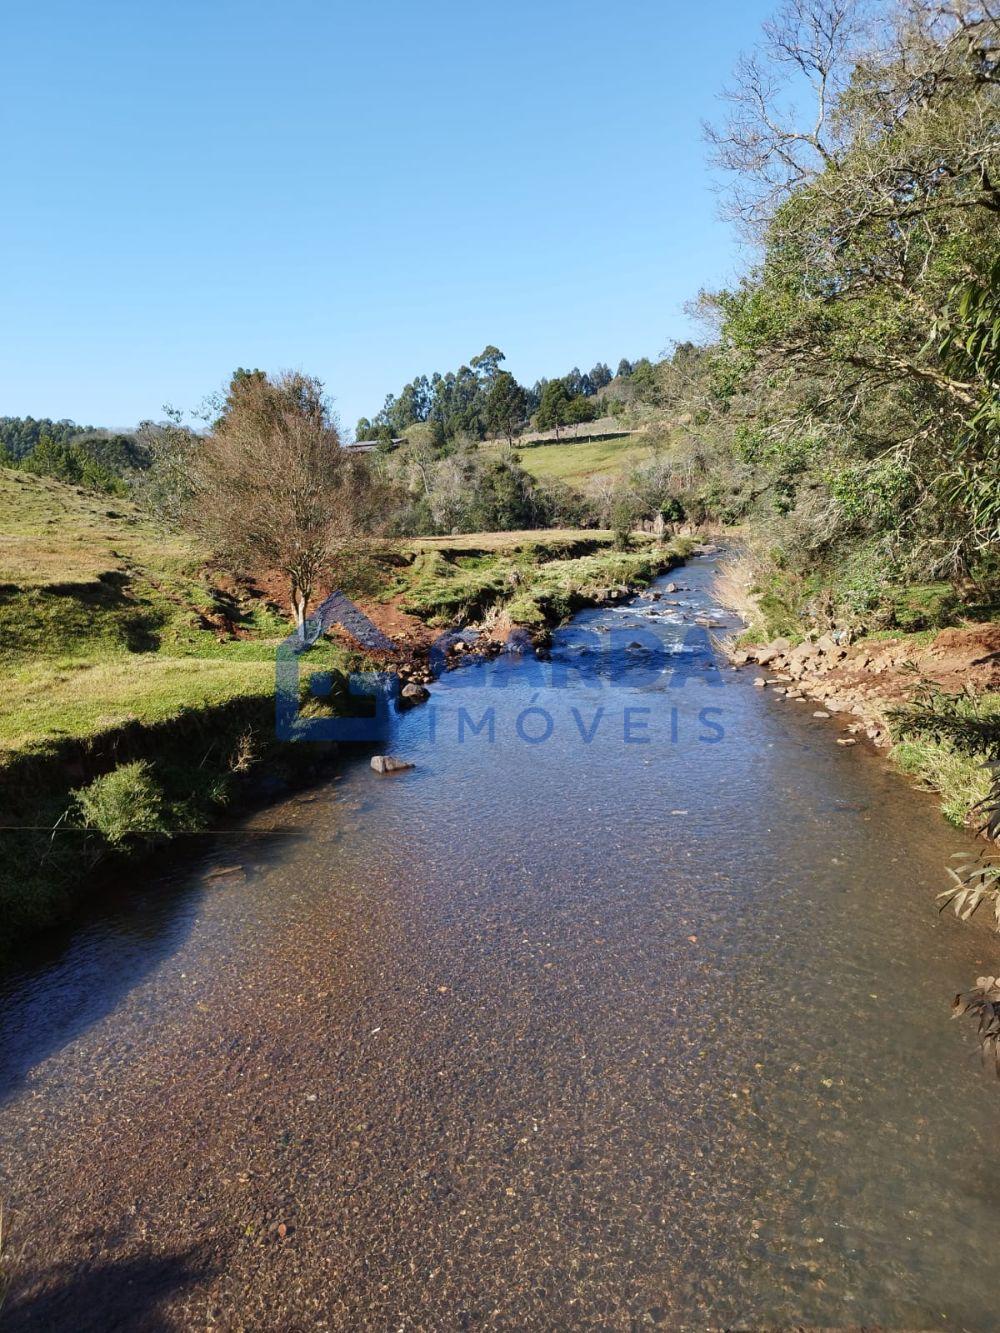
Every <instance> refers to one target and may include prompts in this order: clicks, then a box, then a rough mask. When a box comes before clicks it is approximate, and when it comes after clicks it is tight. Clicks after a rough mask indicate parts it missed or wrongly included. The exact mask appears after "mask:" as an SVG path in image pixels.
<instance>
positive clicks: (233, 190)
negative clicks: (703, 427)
mask: <svg viewBox="0 0 1000 1333" xmlns="http://www.w3.org/2000/svg"><path fill="white" fill-rule="evenodd" d="M770 8H771V6H770V5H769V4H764V3H759V0H750V3H749V4H748V3H736V0H721V2H719V3H715V4H713V5H699V4H695V3H675V2H673V0H669V2H664V0H660V2H659V3H657V2H656V0H636V2H635V3H630V4H629V3H627V4H619V5H612V4H601V5H598V4H594V3H591V2H590V0H536V3H528V2H527V0H507V3H499V4H497V3H494V4H478V3H475V0H461V2H459V0H424V3H412V2H409V0H381V2H380V3H372V2H371V0H355V3H351V4H347V3H341V0H325V2H321V0H284V2H283V3H279V2H278V0H268V2H267V3H264V2H263V0H239V3H235V2H234V0H163V2H162V3H158V4H154V3H145V0H88V2H87V3H83V2H82V0H72V3H67V2H66V0H7V3H6V5H5V6H4V10H3V17H2V20H0V33H2V42H3V51H4V62H3V64H4V72H3V79H2V86H0V101H2V126H0V131H2V132H0V145H2V147H0V152H2V179H3V185H4V190H3V203H2V206H0V265H2V269H0V280H2V292H3V299H2V323H0V415H17V416H22V415H27V414H29V413H30V414H31V415H33V416H51V417H64V416H66V417H72V418H74V419H75V420H77V421H80V422H85V423H93V424H99V425H115V426H126V425H131V424H134V423H135V422H136V421H138V420H140V419H141V418H143V417H160V416H161V415H162V410H161V409H162V406H163V404H164V403H171V404H173V405H175V406H177V407H180V408H182V409H185V410H187V409H190V408H194V407H195V406H196V405H197V404H198V403H199V402H200V401H201V400H202V399H203V398H204V396H205V395H206V394H208V393H210V392H211V391H213V390H215V389H217V388H219V387H220V386H221V385H222V384H223V383H224V382H225V381H226V380H227V379H228V376H229V374H230V372H231V371H232V370H233V369H234V368H235V367H236V366H238V365H244V366H260V367H262V368H264V369H268V370H278V369H284V368H297V369H302V370H305V371H308V372H310V373H313V374H316V375H318V376H320V378H321V379H323V380H324V382H325V383H326V385H327V387H328V389H329V391H330V392H331V394H332V395H333V397H334V398H335V400H336V403H337V408H338V411H339V413H340V415H341V417H342V419H343V421H344V423H345V425H347V426H349V427H352V426H353V425H354V422H355V420H356V419H357V417H358V416H359V415H360V414H362V413H364V414H366V415H367V414H371V413H372V412H374V411H375V410H377V409H378V407H379V406H380V405H381V402H382V399H383V398H384V396H385V394H386V392H388V391H389V390H397V389H398V388H399V387H400V386H401V385H402V384H403V383H404V382H405V381H406V380H408V379H411V378H412V377H413V376H414V375H415V374H419V373H421V372H426V373H428V374H429V373H430V372H432V371H434V370H441V371H446V370H450V369H454V368H456V367H457V366H458V365H459V364H461V363H462V362H463V361H468V359H469V358H470V357H472V356H474V355H475V354H476V353H477V352H478V351H480V350H481V349H482V347H483V346H484V345H485V344H486V343H495V344H496V345H497V346H499V347H500V348H502V349H503V351H504V352H506V354H507V366H508V368H509V369H510V370H512V371H513V372H514V373H515V374H516V375H517V376H518V377H519V378H520V379H522V380H524V381H525V382H528V383H531V382H533V381H534V380H535V379H536V378H538V377H539V376H540V375H543V374H547V375H550V376H551V375H553V374H562V373H565V372H566V371H567V370H569V369H570V368H571V367H572V366H573V365H579V366H580V367H581V368H582V369H584V370H586V369H588V368H589V367H590V366H591V365H592V364H593V363H594V362H595V361H597V360H605V361H608V362H611V363H612V368H613V367H614V364H615V363H617V361H618V359H619V358H620V357H622V356H629V357H632V358H635V357H636V356H641V355H655V354H657V353H658V352H660V351H661V350H663V349H664V348H665V347H666V346H667V344H668V343H669V341H670V340H671V339H672V338H676V337H683V336H684V335H685V333H686V332H689V331H690V330H689V325H688V321H687V320H686V318H685V316H684V313H683V305H684V302H685V301H686V300H688V299H689V298H690V297H692V296H693V295H694V294H695V293H696V292H697V290H698V288H699V287H700V286H702V285H711V284H712V283H717V282H720V281H725V280H727V279H730V278H731V277H732V276H733V275H734V274H735V273H736V272H737V271H738V268H739V266H740V263H741V262H742V261H741V256H740V254H739V251H738V248H737V245H736V242H735V238H734V236H733V234H732V231H731V229H730V228H729V226H728V225H727V224H725V223H724V222H722V221H720V220H719V219H718V217H717V200H716V198H715V196H714V194H713V193H712V189H711V179H710V175H709V172H708V170H707V169H706V166H705V146H704V144H703V142H702V139H701V132H700V122H701V120H702V119H703V118H705V117H711V116H713V115H714V114H716V112H717V110H718V103H717V101H716V94H717V92H718V90H719V88H720V87H721V86H722V84H723V83H725V81H726V80H727V78H728V77H729V74H730V72H731V69H732V66H733V63H734V61H735V58H736V55H737V53H738V51H739V50H740V49H741V48H742V47H746V46H748V45H751V44H752V43H753V41H754V40H755V39H756V35H757V31H758V28H759V24H760V21H761V19H762V18H763V17H765V16H766V13H767V12H768V11H769V9H770Z"/></svg>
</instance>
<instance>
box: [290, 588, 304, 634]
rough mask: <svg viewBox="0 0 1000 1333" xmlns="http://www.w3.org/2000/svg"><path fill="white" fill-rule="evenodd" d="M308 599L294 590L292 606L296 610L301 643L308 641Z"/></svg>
mask: <svg viewBox="0 0 1000 1333" xmlns="http://www.w3.org/2000/svg"><path fill="white" fill-rule="evenodd" d="M306 605H307V603H306V599H305V596H304V595H303V594H302V593H301V592H300V591H299V589H298V588H294V587H293V588H292V606H293V607H294V608H295V628H296V630H297V631H298V635H299V642H300V643H305V641H306Z"/></svg>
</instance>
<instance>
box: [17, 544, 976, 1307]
mask: <svg viewBox="0 0 1000 1333" xmlns="http://www.w3.org/2000/svg"><path fill="white" fill-rule="evenodd" d="M713 571H714V564H713V561H712V560H711V559H705V558H702V559H699V560H696V561H694V562H692V564H691V565H689V566H688V567H687V568H685V569H681V570H679V571H675V572H674V573H673V574H672V575H670V576H668V578H666V579H662V580H660V582H659V585H658V586H659V587H660V588H661V589H662V588H663V587H664V586H665V585H666V584H667V583H668V582H670V581H674V582H676V583H677V584H679V585H680V590H679V591H678V592H676V593H675V594H667V593H664V595H663V598H662V599H661V600H660V601H657V602H652V601H637V602H635V603H632V604H630V605H629V606H627V607H619V608H611V609H606V610H600V611H593V612H588V613H585V614H584V615H582V616H580V617H578V618H577V620H576V621H574V622H573V624H572V625H571V626H569V627H567V628H566V629H565V630H564V631H562V632H561V633H560V634H559V635H558V636H557V640H556V643H555V645H554V648H553V652H552V658H551V660H550V661H544V662H537V661H535V660H533V659H531V658H517V657H505V658H502V659H498V660H497V661H496V662H492V663H490V664H488V665H486V666H482V665H477V666H467V667H464V668H462V669H460V670H458V671H455V672H452V673H449V675H448V676H447V677H446V678H445V679H444V680H442V682H441V683H440V684H439V686H437V687H435V690H434V698H433V705H432V706H428V707H424V708H421V709H418V710H414V711H413V712H411V713H408V714H406V715H405V716H404V717H402V718H401V720H400V724H399V731H398V735H397V737H396V738H395V742H394V746H393V748H394V752H396V753H399V754H401V755H404V756H405V757H407V758H409V759H411V760H412V761H413V762H414V763H415V764H416V767H415V769H414V770H413V771H412V772H410V773H407V774H405V775H401V776H398V777H393V778H379V777H378V776H376V775H375V774H373V773H372V772H371V771H370V769H369V768H368V766H367V753H366V752H359V753H358V756H357V758H356V760H354V761H352V762H350V763H348V764H345V766H344V767H343V769H342V771H341V776H339V777H338V778H337V779H335V780H331V781H330V782H329V783H327V784H325V785H322V786H320V787H319V788H317V789H314V790H313V791H311V792H309V793H307V794H306V795H304V796H303V795H299V796H291V797H289V798H287V799H286V800H284V801H283V802H282V803H281V804H280V805H278V806H277V807H272V808H271V809H269V810H267V811H266V812H263V813H261V814H259V815H257V816H255V817H254V818H253V819H251V820H250V821H248V822H247V823H246V824H245V825H241V826H240V827H239V828H236V829H232V830H228V831H225V832H221V833H219V834H218V835H214V836H213V837H212V838H211V839H210V840H207V841H206V842H203V843H202V844H200V845H199V849H198V850H197V851H196V852H194V851H193V852H191V853H189V854H188V855H187V856H186V857H184V858H183V860H182V863H181V864H180V865H178V864H174V865H173V867H172V868H169V867H165V868H164V872H163V874H162V876H161V877H159V878H156V877H154V876H150V875H148V873H147V874H146V875H145V876H144V882H143V883H142V884H139V885H130V886H127V892H124V893H122V894H121V895H120V896H117V897H113V898H112V900H111V902H110V903H109V905H108V906H107V908H106V909H105V910H103V911H102V914H101V915H100V917H99V918H96V919H95V918H93V917H91V918H90V920H89V921H88V923H87V924H85V925H78V926H77V927H76V928H75V929H74V931H73V932H72V933H71V934H70V935H69V936H68V937H67V939H66V940H65V941H64V942H63V943H62V944H61V945H59V946H58V947H56V948H53V949H52V950H51V951H50V953H49V954H48V956H47V957H45V958H42V959H40V960H38V961H36V962H32V963H31V964H30V965H26V966H25V967H24V968H23V969H22V970H21V971H20V972H19V973H18V974H17V975H16V976H14V977H12V978H11V979H10V980H9V981H8V982H7V984H6V987H5V989H4V991H3V995H2V999H3V1015H2V1020H0V1041H2V1047H0V1095H2V1097H3V1114H2V1120H0V1135H2V1139H3V1176H4V1178H3V1184H2V1194H3V1196H4V1198H5V1200H6V1205H7V1230H8V1236H9V1243H10V1246H11V1249H12V1251H13V1252H14V1253H15V1255H18V1256H19V1257H18V1258H17V1262H16V1266H15V1291H14V1294H13V1297H12V1300H11V1303H10V1306H9V1321H10V1326H11V1327H14V1328H16V1327H25V1328H28V1327H35V1328H46V1329H48V1328H57V1329H62V1328H65V1329H81V1328H91V1327H93V1328H102V1329H105V1328H109V1327H118V1326H120V1327H142V1328H147V1327H148V1328H186V1327H197V1328H203V1327H206V1326H209V1325H213V1324H218V1325H221V1326H235V1327H243V1326H246V1327H273V1328H299V1327H329V1328H343V1327H371V1328H379V1329H382V1328H386V1329H388V1328H393V1329H395V1328H403V1329H406V1328H427V1329H435V1330H438V1329H450V1328H475V1327H484V1328H485V1327H509V1328H525V1327H532V1328H534V1327H539V1328H553V1327H587V1326H598V1327H608V1328H616V1329H617V1328H633V1327H645V1326H657V1325H660V1326H663V1327H667V1328H671V1329H674V1328H704V1327H714V1326H722V1325H726V1324H730V1325H734V1324H735V1325H739V1326H744V1327H745V1326H748V1325H749V1326H760V1325H761V1324H765V1323H766V1324H772V1325H773V1324H787V1323H792V1322H795V1323H802V1324H813V1325H823V1326H830V1325H851V1324H861V1323H867V1324H873V1323H878V1324H882V1325H885V1326H889V1327H895V1328H906V1329H920V1328H948V1329H975V1330H987V1329H992V1328H995V1327H996V1325H997V1314H996V1310H997V1298H998V1291H997V1283H996V1279H995V1277H994V1275H993V1265H992V1263H991V1260H990V1255H989V1248H988V1247H989V1241H990V1240H991V1239H992V1237H993V1235H994V1234H995V1233H996V1230H997V1226H998V1223H1000V1208H998V1203H1000V1181H998V1180H997V1172H998V1167H997V1162H998V1160H1000V1154H998V1151H997V1149H998V1141H997V1140H998V1134H997V1125H998V1123H1000V1118H998V1111H1000V1094H998V1091H997V1088H996V1085H995V1084H994V1083H993V1082H991V1081H990V1080H989V1079H988V1078H987V1077H986V1076H985V1075H984V1074H983V1073H982V1072H981V1071H980V1069H979V1066H978V1063H977V1062H976V1060H975V1058H974V1041H973V1039H972V1034H971V1032H970V1031H969V1030H968V1029H967V1028H966V1027H963V1026H960V1025H957V1024H952V1023H950V1022H949V1020H948V1001H949V999H950V997H951V994H952V993H953V992H954V991H955V990H956V989H958V988H959V987H961V986H964V985H966V984H967V983H968V981H969V979H970V977H973V976H975V975H976V974H977V971H978V970H979V969H981V967H984V966H991V964H992V959H993V954H994V944H993V941H992V939H991V938H990V936H989V935H988V934H987V933H986V932H985V931H983V930H982V929H979V928H970V927H962V926H960V925H959V924H958V923H956V922H955V921H954V920H953V919H952V918H949V917H939V916H938V915H937V914H936V912H935V911H934V894H935V892H936V891H937V889H938V888H939V886H940V882H941V878H942V865H943V863H944V862H945V861H946V860H947V858H948V856H949V855H950V854H951V853H952V852H954V851H956V850H958V849H959V848H961V847H963V846H965V845H967V840H966V839H965V838H964V836H963V835H961V834H959V833H958V832H955V831H953V830H950V829H949V828H948V827H947V826H946V825H945V824H944V823H943V821H942V820H941V819H940V818H939V816H938V815H937V814H936V813H935V810H934V807H933V804H932V803H931V802H930V801H928V800H927V799H926V798H924V797H922V796H920V795H919V794H916V793H912V792H910V791H908V790H907V788H906V787H905V786H904V785H903V783H902V782H901V781H900V780H899V778H898V777H897V776H895V775H893V774H892V773H890V772H889V771H888V770H887V769H886V767H885V765H884V762H883V761H882V760H881V759H879V758H877V757H873V756H871V755H869V754H866V753H863V752H862V749H861V747H856V748H854V749H846V748H842V747H838V746H837V745H836V744H835V743H834V738H835V736H836V735H838V734H841V728H842V722H840V723H838V722H837V720H836V719H833V720H831V721H828V722H824V721H819V720H814V719H813V718H812V717H811V713H812V711H813V710H812V708H811V707H810V706H808V705H806V704H799V703H791V702H787V703H786V702H783V701H780V700H778V699H776V698H774V697H771V696H765V695H764V694H763V693H762V692H760V691H757V690H755V689H754V688H753V686H752V684H751V678H750V677H749V676H748V675H747V674H745V673H743V674H738V673H735V672H732V671H730V670H728V669H727V668H725V667H724V666H721V665H717V664H716V663H715V661H714V658H713V656H712V652H711V648H710V645H709V643H708V633H707V632H706V631H705V630H702V629H699V628H698V627H697V626H696V625H695V623H694V616H695V615H696V614H697V613H699V612H704V611H710V612H711V608H712V599H711V579H712V575H713ZM711 614H712V615H714V616H715V618H716V619H718V620H722V619H723V617H722V616H721V614H719V613H717V612H711ZM368 753H370V752H368ZM227 867H241V870H240V871H239V872H237V873H232V874H224V875H221V876H220V875H217V874H215V875H213V873H212V872H214V871H218V870H225V869H226V868H227ZM115 1321H118V1322H117V1323H116V1322H115Z"/></svg>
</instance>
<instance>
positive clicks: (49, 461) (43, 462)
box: [0, 417, 148, 495]
mask: <svg viewBox="0 0 1000 1333" xmlns="http://www.w3.org/2000/svg"><path fill="white" fill-rule="evenodd" d="M147 462H148V456H147V453H146V451H145V449H144V448H143V445H142V443H141V442H140V434H139V432H133V433H130V434H126V433H122V432H118V431H110V430H101V429H98V428H97V427H94V426H78V425H77V424H76V422H74V421H68V420H63V421H52V420H50V419H49V418H47V417H44V418H42V419H40V420H36V419H35V418H34V417H23V418H22V417H2V418H0V464H2V465H4V466H6V467H19V468H21V469H22V470H23V471H25V472H33V473H35V474H36V475H38V476H48V477H55V478H56V479H57V480H58V481H65V482H67V483H69V484H70V485H74V486H83V487H86V488H87V489H88V490H96V491H104V492H107V493H109V494H117V495H124V494H125V493H126V492H127V491H128V489H129V482H130V480H131V478H132V477H133V475H134V474H135V473H136V472H137V471H139V470H141V469H142V468H144V467H145V466H146V465H147Z"/></svg>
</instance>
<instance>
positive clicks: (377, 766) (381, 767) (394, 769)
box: [372, 754, 413, 773]
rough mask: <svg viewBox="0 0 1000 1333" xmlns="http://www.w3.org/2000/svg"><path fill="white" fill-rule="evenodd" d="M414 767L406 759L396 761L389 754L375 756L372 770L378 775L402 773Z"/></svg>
mask: <svg viewBox="0 0 1000 1333" xmlns="http://www.w3.org/2000/svg"><path fill="white" fill-rule="evenodd" d="M412 767H413V765H412V764H411V763H409V762H408V761H407V760H405V759H394V758H393V757H392V755H389V754H373V755H372V768H373V769H374V770H375V772H376V773H402V772H404V771H405V770H406V769H408V768H412Z"/></svg>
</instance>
